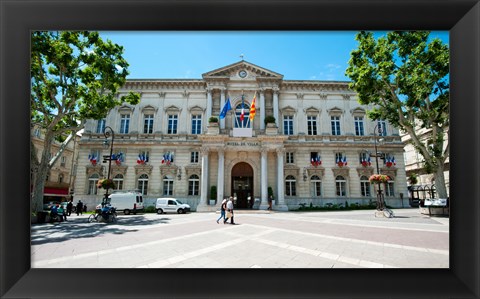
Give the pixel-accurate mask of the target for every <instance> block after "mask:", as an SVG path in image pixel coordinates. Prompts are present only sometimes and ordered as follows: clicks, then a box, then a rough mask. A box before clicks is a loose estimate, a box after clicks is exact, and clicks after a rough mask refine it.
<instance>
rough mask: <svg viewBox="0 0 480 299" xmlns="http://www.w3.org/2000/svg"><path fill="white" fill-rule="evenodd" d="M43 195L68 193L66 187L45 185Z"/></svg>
mask: <svg viewBox="0 0 480 299" xmlns="http://www.w3.org/2000/svg"><path fill="white" fill-rule="evenodd" d="M43 193H44V195H68V188H67V189H65V188H51V187H45V188H44V189H43Z"/></svg>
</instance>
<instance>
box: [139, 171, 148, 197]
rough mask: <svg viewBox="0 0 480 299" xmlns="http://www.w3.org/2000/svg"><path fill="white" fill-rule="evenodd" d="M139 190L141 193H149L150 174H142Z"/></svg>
mask: <svg viewBox="0 0 480 299" xmlns="http://www.w3.org/2000/svg"><path fill="white" fill-rule="evenodd" d="M137 186H138V188H137V189H138V190H140V193H142V194H143V195H147V191H148V175H146V174H142V175H141V176H140V177H139V178H138V185H137Z"/></svg>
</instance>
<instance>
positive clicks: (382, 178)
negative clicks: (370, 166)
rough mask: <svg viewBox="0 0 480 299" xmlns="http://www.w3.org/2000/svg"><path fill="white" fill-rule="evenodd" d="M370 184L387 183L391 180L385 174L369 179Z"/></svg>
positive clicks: (375, 175)
mask: <svg viewBox="0 0 480 299" xmlns="http://www.w3.org/2000/svg"><path fill="white" fill-rule="evenodd" d="M368 180H369V181H370V183H372V184H374V183H386V182H388V181H389V180H390V177H389V176H388V175H385V174H374V175H372V176H370V178H369V179H368Z"/></svg>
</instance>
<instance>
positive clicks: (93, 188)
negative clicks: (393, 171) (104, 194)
mask: <svg viewBox="0 0 480 299" xmlns="http://www.w3.org/2000/svg"><path fill="white" fill-rule="evenodd" d="M99 178H100V176H99V175H98V174H97V173H94V174H92V175H91V176H90V177H89V178H88V191H87V194H90V195H95V194H97V183H98V179H99Z"/></svg>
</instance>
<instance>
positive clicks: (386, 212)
mask: <svg viewBox="0 0 480 299" xmlns="http://www.w3.org/2000/svg"><path fill="white" fill-rule="evenodd" d="M382 211H383V215H384V216H385V217H387V218H393V217H395V214H394V213H393V211H392V210H390V209H389V208H387V207H383V210H382Z"/></svg>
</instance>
